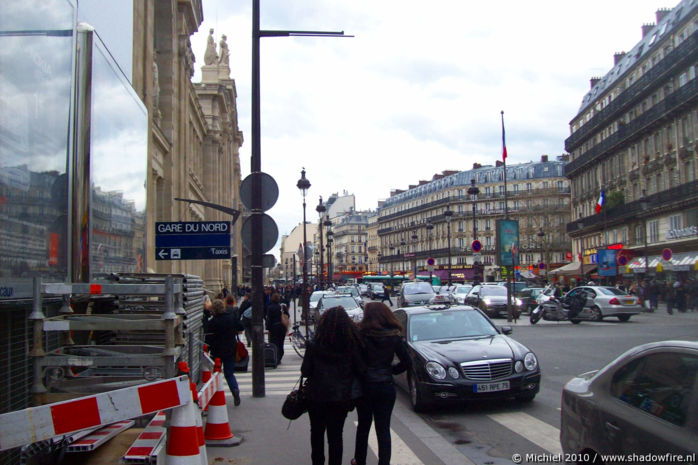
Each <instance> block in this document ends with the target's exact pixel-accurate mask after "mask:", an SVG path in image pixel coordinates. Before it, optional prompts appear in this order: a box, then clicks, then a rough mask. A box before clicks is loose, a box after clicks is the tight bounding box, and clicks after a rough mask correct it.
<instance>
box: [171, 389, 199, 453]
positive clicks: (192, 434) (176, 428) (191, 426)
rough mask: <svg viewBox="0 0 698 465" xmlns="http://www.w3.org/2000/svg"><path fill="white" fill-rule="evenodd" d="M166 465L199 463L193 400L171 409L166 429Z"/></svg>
mask: <svg viewBox="0 0 698 465" xmlns="http://www.w3.org/2000/svg"><path fill="white" fill-rule="evenodd" d="M165 463H166V464H167V465H201V455H200V450H199V440H198V438H197V431H196V413H195V407H194V402H193V400H190V402H188V403H186V404H185V405H182V406H179V407H177V408H175V409H174V410H172V415H171V418H170V427H169V429H168V431H167V449H166V454H165Z"/></svg>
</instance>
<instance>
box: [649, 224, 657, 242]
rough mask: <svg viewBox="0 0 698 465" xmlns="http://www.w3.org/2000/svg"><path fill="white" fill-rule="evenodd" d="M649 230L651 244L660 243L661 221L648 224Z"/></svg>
mask: <svg viewBox="0 0 698 465" xmlns="http://www.w3.org/2000/svg"><path fill="white" fill-rule="evenodd" d="M647 226H648V229H649V238H648V239H649V242H659V221H658V220H651V221H650V222H648V223H647Z"/></svg>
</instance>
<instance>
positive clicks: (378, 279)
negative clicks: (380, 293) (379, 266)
mask: <svg viewBox="0 0 698 465" xmlns="http://www.w3.org/2000/svg"><path fill="white" fill-rule="evenodd" d="M417 279H418V280H419V281H426V282H429V276H417ZM405 281H411V279H410V278H409V277H407V276H401V275H395V276H388V275H365V276H363V277H362V278H361V282H362V283H364V284H369V283H383V285H384V286H390V287H391V288H392V289H399V287H400V285H401V284H402V283H403V282H405ZM431 284H432V285H434V286H440V285H441V279H440V278H439V277H438V276H436V275H434V276H432V278H431Z"/></svg>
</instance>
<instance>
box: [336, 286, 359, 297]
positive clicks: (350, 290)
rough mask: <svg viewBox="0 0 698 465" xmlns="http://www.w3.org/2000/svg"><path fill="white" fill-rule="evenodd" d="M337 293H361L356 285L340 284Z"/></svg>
mask: <svg viewBox="0 0 698 465" xmlns="http://www.w3.org/2000/svg"><path fill="white" fill-rule="evenodd" d="M337 294H350V295H359V291H358V290H357V289H356V288H355V287H351V286H340V287H338V288H337Z"/></svg>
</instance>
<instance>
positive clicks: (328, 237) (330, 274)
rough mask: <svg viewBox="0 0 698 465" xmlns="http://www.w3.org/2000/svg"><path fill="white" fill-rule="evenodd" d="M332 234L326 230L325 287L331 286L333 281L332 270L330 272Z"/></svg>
mask: <svg viewBox="0 0 698 465" xmlns="http://www.w3.org/2000/svg"><path fill="white" fill-rule="evenodd" d="M327 223H330V224H332V223H331V222H330V220H326V221H325V224H327ZM333 238H334V233H333V232H332V230H331V229H329V226H328V230H327V287H330V286H331V285H332V280H333V270H332V242H334V239H333Z"/></svg>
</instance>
